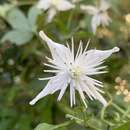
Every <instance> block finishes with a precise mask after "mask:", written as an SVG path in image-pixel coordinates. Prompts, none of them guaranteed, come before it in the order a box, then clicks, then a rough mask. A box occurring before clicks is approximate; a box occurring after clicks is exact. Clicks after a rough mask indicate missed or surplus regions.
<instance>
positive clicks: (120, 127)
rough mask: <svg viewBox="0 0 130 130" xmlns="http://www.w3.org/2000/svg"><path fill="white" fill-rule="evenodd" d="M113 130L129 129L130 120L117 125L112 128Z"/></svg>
mask: <svg viewBox="0 0 130 130" xmlns="http://www.w3.org/2000/svg"><path fill="white" fill-rule="evenodd" d="M113 130H130V121H128V122H127V123H125V124H123V125H121V126H119V127H118V128H114V129H113Z"/></svg>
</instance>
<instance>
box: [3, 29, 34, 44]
mask: <svg viewBox="0 0 130 130" xmlns="http://www.w3.org/2000/svg"><path fill="white" fill-rule="evenodd" d="M32 36H33V35H32V33H31V32H26V31H19V30H12V31H9V32H8V33H6V34H5V36H4V37H3V38H2V42H5V41H10V42H12V43H16V44H18V45H21V44H24V43H26V42H28V41H30V39H31V38H32Z"/></svg>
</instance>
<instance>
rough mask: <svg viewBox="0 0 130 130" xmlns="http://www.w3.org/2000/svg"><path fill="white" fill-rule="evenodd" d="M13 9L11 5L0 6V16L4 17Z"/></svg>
mask: <svg viewBox="0 0 130 130" xmlns="http://www.w3.org/2000/svg"><path fill="white" fill-rule="evenodd" d="M12 7H13V5H11V4H4V5H0V16H1V17H5V16H6V14H7V12H8V11H9V10H10V9H11V8H12Z"/></svg>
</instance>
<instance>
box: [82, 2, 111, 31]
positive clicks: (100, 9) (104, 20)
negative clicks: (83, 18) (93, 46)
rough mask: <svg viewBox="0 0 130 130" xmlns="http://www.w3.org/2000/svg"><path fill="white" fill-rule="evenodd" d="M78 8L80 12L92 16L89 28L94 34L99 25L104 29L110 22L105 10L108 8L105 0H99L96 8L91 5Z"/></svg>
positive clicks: (108, 5)
mask: <svg viewBox="0 0 130 130" xmlns="http://www.w3.org/2000/svg"><path fill="white" fill-rule="evenodd" d="M80 7H81V9H82V10H84V11H86V12H87V13H88V14H90V15H92V16H93V17H92V20H91V26H92V31H93V33H94V34H95V33H96V30H97V27H98V26H99V25H102V26H103V27H105V26H108V25H109V23H110V22H111V18H110V17H109V16H108V13H107V10H108V9H109V8H110V4H109V3H108V2H107V1H106V0H100V5H99V6H97V7H96V6H92V5H81V6H80Z"/></svg>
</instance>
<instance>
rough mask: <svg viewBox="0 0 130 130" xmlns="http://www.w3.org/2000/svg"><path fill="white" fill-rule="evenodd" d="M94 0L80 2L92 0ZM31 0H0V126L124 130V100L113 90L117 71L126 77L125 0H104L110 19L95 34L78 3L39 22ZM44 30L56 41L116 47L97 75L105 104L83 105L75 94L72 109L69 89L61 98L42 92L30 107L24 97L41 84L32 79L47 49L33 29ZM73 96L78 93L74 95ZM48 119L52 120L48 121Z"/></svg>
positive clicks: (129, 66)
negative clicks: (104, 71) (108, 5)
mask: <svg viewBox="0 0 130 130" xmlns="http://www.w3.org/2000/svg"><path fill="white" fill-rule="evenodd" d="M95 1H96V0H84V1H82V2H81V3H84V4H93V3H95ZM35 3H37V1H36V0H29V1H26V0H18V1H15V0H10V1H7V0H0V16H1V17H0V130H33V129H34V128H35V127H36V126H37V125H38V124H39V123H42V124H40V125H38V126H37V127H36V128H35V130H130V123H129V122H130V102H125V101H124V100H123V96H122V95H116V90H115V89H114V86H115V85H116V83H115V78H116V77H117V76H120V77H122V79H125V80H127V82H128V87H129V82H130V23H129V22H128V21H126V20H125V15H126V14H128V13H130V1H129V0H110V3H111V6H112V7H111V9H110V10H109V13H110V16H111V18H112V23H111V24H110V26H109V27H107V28H101V27H99V28H98V30H97V33H96V35H94V34H93V33H92V31H91V27H90V19H91V17H90V16H89V15H85V14H84V13H83V12H82V11H81V10H80V9H79V4H77V7H76V8H75V9H74V10H71V11H67V12H62V13H61V12H59V13H58V14H57V15H56V17H55V18H54V20H53V22H51V23H49V24H47V23H46V22H45V16H46V12H43V11H40V10H38V9H37V8H36V7H34V5H35ZM39 30H44V31H45V32H46V33H47V34H48V35H49V36H50V37H51V38H52V39H53V40H55V41H57V42H59V43H63V44H64V43H65V42H66V40H68V41H70V38H71V37H72V36H73V37H74V40H75V44H76V46H78V43H79V41H80V40H83V41H84V43H85V44H86V43H87V40H88V39H89V38H91V44H90V47H91V48H95V47H96V48H98V49H109V48H112V47H113V46H119V47H120V49H121V51H120V52H119V53H118V54H115V55H113V56H112V57H111V58H110V59H108V60H107V62H106V63H105V64H108V70H109V73H108V74H103V75H102V76H101V77H98V78H99V79H100V80H101V81H103V82H104V88H105V92H106V95H105V97H106V99H107V101H108V102H109V103H110V105H109V106H108V107H107V108H102V105H101V104H100V103H99V102H96V101H94V102H91V101H89V102H88V109H87V110H86V109H84V106H83V105H82V103H81V102H80V98H78V101H77V105H76V106H75V107H74V108H70V107H69V102H68V101H69V91H68V92H67V93H66V94H65V96H64V97H63V99H62V101H61V102H57V101H56V97H57V94H58V93H56V94H54V95H50V96H47V97H46V98H44V99H42V100H40V101H39V102H38V103H37V104H36V105H35V106H33V107H32V106H30V105H29V101H30V100H31V99H32V98H33V97H34V96H35V95H36V94H37V93H38V92H39V91H40V90H41V89H42V88H43V87H44V86H45V85H46V82H44V81H38V77H42V76H43V77H45V76H46V75H45V74H44V73H43V69H45V67H44V66H43V64H42V62H44V61H45V56H46V55H47V56H49V49H48V48H47V46H46V45H45V44H44V43H43V42H42V41H41V40H40V38H39V36H38V31H39ZM77 96H78V95H77ZM52 124H53V125H52Z"/></svg>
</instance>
